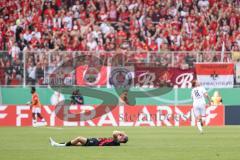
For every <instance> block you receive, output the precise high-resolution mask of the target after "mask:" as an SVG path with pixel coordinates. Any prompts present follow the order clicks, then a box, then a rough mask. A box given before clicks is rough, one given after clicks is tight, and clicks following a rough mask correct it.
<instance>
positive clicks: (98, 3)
mask: <svg viewBox="0 0 240 160" xmlns="http://www.w3.org/2000/svg"><path fill="white" fill-rule="evenodd" d="M0 6H1V7H0V50H5V51H6V52H1V57H0V73H1V76H0V82H1V84H12V85H15V84H21V83H22V81H23V75H24V73H23V66H25V67H26V75H27V84H42V83H43V77H44V74H45V70H46V67H47V68H49V67H54V66H57V64H58V63H60V62H61V61H62V60H63V59H64V58H66V57H67V56H69V54H64V53H65V52H61V51H67V53H70V52H72V51H91V52H96V51H98V52H99V51H102V52H104V51H107V52H113V51H116V52H126V53H127V52H128V51H135V54H139V53H142V52H151V53H153V54H151V57H150V58H151V60H152V61H158V60H159V63H163V64H166V65H168V64H169V61H170V60H172V59H171V57H169V54H168V53H169V52H172V53H174V58H175V61H174V67H182V64H187V65H188V67H191V66H192V64H193V62H194V61H196V54H195V53H198V54H199V57H198V61H219V59H220V58H219V55H214V54H211V52H214V51H222V48H223V43H224V50H225V52H231V51H240V7H239V6H240V1H239V0H166V1H155V0H43V1H39V0H1V1H0ZM179 51H182V52H179ZM50 53H54V54H50ZM157 53H159V54H157ZM70 56H71V55H70ZM224 60H225V61H232V60H231V55H230V54H229V55H227V57H225V59H224ZM50 62H51V63H50ZM49 65H52V66H49Z"/></svg>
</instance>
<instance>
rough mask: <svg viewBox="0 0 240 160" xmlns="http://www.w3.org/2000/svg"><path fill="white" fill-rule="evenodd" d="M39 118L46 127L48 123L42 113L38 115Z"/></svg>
mask: <svg viewBox="0 0 240 160" xmlns="http://www.w3.org/2000/svg"><path fill="white" fill-rule="evenodd" d="M37 116H38V118H39V119H40V120H41V122H42V123H44V125H46V121H45V119H44V118H43V116H42V115H41V114H40V113H37Z"/></svg>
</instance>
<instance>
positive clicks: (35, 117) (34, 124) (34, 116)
mask: <svg viewBox="0 0 240 160" xmlns="http://www.w3.org/2000/svg"><path fill="white" fill-rule="evenodd" d="M32 118H33V123H32V125H33V126H34V127H35V126H36V123H37V116H36V113H32Z"/></svg>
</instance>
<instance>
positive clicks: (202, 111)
mask: <svg viewBox="0 0 240 160" xmlns="http://www.w3.org/2000/svg"><path fill="white" fill-rule="evenodd" d="M193 112H194V115H195V117H198V116H203V117H204V116H205V115H206V104H205V103H204V104H197V105H196V104H194V105H193Z"/></svg>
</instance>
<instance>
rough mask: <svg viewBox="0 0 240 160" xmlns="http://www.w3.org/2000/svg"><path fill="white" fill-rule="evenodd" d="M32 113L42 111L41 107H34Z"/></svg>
mask: <svg viewBox="0 0 240 160" xmlns="http://www.w3.org/2000/svg"><path fill="white" fill-rule="evenodd" d="M32 113H35V114H36V113H41V108H32Z"/></svg>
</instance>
